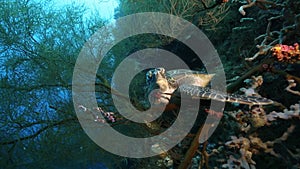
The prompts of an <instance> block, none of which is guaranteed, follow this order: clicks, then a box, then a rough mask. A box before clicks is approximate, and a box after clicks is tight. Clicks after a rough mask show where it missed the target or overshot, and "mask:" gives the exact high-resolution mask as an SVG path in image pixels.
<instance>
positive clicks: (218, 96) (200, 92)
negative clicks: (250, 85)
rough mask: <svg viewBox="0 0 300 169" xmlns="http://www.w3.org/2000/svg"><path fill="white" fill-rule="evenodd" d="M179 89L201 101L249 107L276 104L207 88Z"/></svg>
mask: <svg viewBox="0 0 300 169" xmlns="http://www.w3.org/2000/svg"><path fill="white" fill-rule="evenodd" d="M179 89H180V92H183V93H185V94H187V95H189V96H192V97H197V98H200V99H212V100H217V101H222V102H232V103H240V104H247V105H268V104H273V103H274V102H273V101H272V100H270V99H267V98H263V97H255V96H243V95H236V94H227V93H223V92H219V91H216V90H213V89H210V88H207V87H199V86H192V85H181V86H180V87H179Z"/></svg>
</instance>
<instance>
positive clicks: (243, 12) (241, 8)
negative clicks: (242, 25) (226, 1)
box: [239, 6, 246, 16]
mask: <svg viewBox="0 0 300 169" xmlns="http://www.w3.org/2000/svg"><path fill="white" fill-rule="evenodd" d="M239 12H240V13H241V14H242V15H243V16H245V15H246V12H245V11H244V6H241V7H240V8H239Z"/></svg>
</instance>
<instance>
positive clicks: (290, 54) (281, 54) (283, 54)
mask: <svg viewBox="0 0 300 169" xmlns="http://www.w3.org/2000/svg"><path fill="white" fill-rule="evenodd" d="M271 51H272V52H273V53H272V55H273V56H274V57H276V59H277V60H278V61H280V62H290V63H294V62H296V61H299V60H300V50H299V44H298V43H295V44H294V45H292V46H289V45H283V44H277V45H275V46H274V47H272V48H271Z"/></svg>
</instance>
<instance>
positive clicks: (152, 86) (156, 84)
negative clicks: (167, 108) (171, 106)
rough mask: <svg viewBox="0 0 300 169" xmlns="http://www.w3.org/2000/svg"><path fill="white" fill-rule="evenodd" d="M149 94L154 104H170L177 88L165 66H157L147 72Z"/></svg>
mask: <svg viewBox="0 0 300 169" xmlns="http://www.w3.org/2000/svg"><path fill="white" fill-rule="evenodd" d="M146 83H147V95H148V96H149V99H150V101H151V102H152V103H154V104H156V105H157V104H168V103H169V100H170V98H171V94H172V93H173V92H174V91H175V90H176V89H174V88H173V87H172V85H170V83H169V81H168V79H167V77H166V71H165V69H164V68H155V69H152V70H149V71H148V72H147V73H146Z"/></svg>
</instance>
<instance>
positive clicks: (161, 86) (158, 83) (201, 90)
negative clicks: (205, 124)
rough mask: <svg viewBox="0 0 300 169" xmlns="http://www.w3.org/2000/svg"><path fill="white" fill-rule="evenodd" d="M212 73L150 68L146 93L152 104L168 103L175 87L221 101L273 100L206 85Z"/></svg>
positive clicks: (256, 102) (251, 102)
mask: <svg viewBox="0 0 300 169" xmlns="http://www.w3.org/2000/svg"><path fill="white" fill-rule="evenodd" d="M213 76H214V75H213V74H203V73H201V72H199V71H193V70H186V69H177V70H170V71H166V70H165V69H164V68H155V69H151V70H149V71H148V72H147V73H146V83H147V88H148V94H149V93H150V92H151V91H152V93H151V94H150V95H151V97H150V99H152V101H153V102H154V104H168V103H169V101H170V99H171V96H172V95H173V93H174V92H175V91H177V89H178V88H179V89H180V92H183V93H184V94H187V95H189V96H191V97H196V98H200V99H213V100H217V101H222V102H232V103H240V104H247V105H251V106H252V105H268V104H272V103H273V101H272V100H270V99H267V98H263V97H255V96H243V95H236V94H227V93H224V92H220V91H216V90H213V89H210V88H209V87H207V85H208V84H209V82H210V81H211V79H212V77H213ZM154 89H157V90H154Z"/></svg>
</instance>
